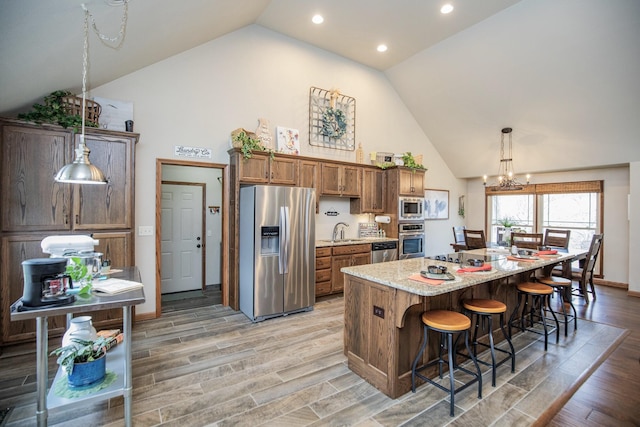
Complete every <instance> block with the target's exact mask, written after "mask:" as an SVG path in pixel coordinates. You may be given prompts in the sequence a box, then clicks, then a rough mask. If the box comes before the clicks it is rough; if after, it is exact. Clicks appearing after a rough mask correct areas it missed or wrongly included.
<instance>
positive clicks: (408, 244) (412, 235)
mask: <svg viewBox="0 0 640 427" xmlns="http://www.w3.org/2000/svg"><path fill="white" fill-rule="evenodd" d="M424 245H425V233H424V223H403V224H399V225H398V246H399V247H398V258H399V259H408V258H422V257H424Z"/></svg>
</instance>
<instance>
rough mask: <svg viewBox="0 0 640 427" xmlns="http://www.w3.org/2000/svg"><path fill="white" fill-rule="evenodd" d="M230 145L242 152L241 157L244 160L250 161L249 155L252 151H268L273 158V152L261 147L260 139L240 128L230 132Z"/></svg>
mask: <svg viewBox="0 0 640 427" xmlns="http://www.w3.org/2000/svg"><path fill="white" fill-rule="evenodd" d="M231 145H232V146H233V147H235V148H240V151H242V157H244V158H245V159H250V158H251V156H252V154H251V153H252V152H253V151H254V150H257V151H268V152H269V153H270V154H271V158H273V157H274V154H273V151H272V150H269V149H267V148H266V147H265V146H264V145H262V142H261V141H260V139H258V138H256V137H255V134H254V133H253V132H249V131H247V130H245V129H242V128H239V129H236V130H234V131H233V132H231Z"/></svg>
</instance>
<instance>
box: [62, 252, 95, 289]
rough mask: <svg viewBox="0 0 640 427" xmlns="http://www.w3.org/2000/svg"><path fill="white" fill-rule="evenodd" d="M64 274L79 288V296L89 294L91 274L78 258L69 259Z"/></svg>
mask: <svg viewBox="0 0 640 427" xmlns="http://www.w3.org/2000/svg"><path fill="white" fill-rule="evenodd" d="M65 273H66V274H68V275H69V276H70V277H71V281H72V283H73V284H74V285H75V286H76V287H78V286H79V287H80V291H79V292H78V293H79V294H80V295H84V294H88V293H89V292H91V273H90V272H89V268H88V267H87V265H86V264H85V263H83V262H82V259H80V258H79V257H71V258H70V259H69V263H68V264H67V267H66V269H65Z"/></svg>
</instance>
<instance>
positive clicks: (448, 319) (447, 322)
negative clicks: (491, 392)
mask: <svg viewBox="0 0 640 427" xmlns="http://www.w3.org/2000/svg"><path fill="white" fill-rule="evenodd" d="M422 324H423V331H424V333H423V337H422V347H420V351H418V355H417V356H416V358H415V360H414V361H413V365H412V367H411V390H412V391H413V392H414V393H415V392H416V377H418V378H421V379H422V380H423V381H425V382H428V383H430V384H433V385H434V386H436V387H438V388H439V389H441V390H444V391H446V392H449V396H450V405H449V415H451V416H452V417H453V410H454V406H455V403H454V395H455V394H456V393H457V392H459V391H462V390H464V389H465V388H467V387H469V386H470V385H472V384H473V383H475V382H477V383H478V399H480V398H482V373H481V372H480V366H478V361H477V360H476V358H475V356H474V354H473V353H472V352H471V349H470V348H469V328H470V327H471V320H470V319H469V318H468V317H467V316H465V315H464V314H462V313H457V312H455V311H449V310H432V311H425V312H424V313H422ZM429 330H434V331H436V332H440V351H439V355H438V358H437V359H436V360H433V361H431V362H428V363H427V364H426V365H422V366H418V362H419V361H420V359H421V358H422V355H423V353H424V351H425V348H427V345H428V341H429ZM454 334H464V344H465V346H466V347H467V352H468V356H467V355H463V356H465V357H469V358H470V359H471V360H472V361H473V364H474V365H475V367H476V372H473V371H470V370H468V369H465V368H464V367H462V366H459V365H458V364H457V363H456V355H457V354H459V353H457V351H456V349H455V347H454V344H453V335H454ZM445 338H446V340H445ZM456 341H457V340H456ZM445 345H446V348H447V356H448V359H447V360H444V359H443V357H442V351H443V349H444V347H445ZM436 363H437V364H438V374H439V376H440V378H441V379H442V365H443V364H444V363H448V364H449V388H447V387H445V386H443V385H440V384H438V383H437V382H435V381H433V380H432V379H430V378H427V377H426V376H424V375H422V374H420V373H419V371H422V370H423V369H426V368H428V367H430V366H433V365H435V364H436ZM455 369H458V370H460V371H462V372H465V373H467V374H469V375H471V376H472V377H473V378H472V379H471V380H469V381H468V382H466V383H464V384H462V385H461V386H460V387H458V388H455V383H454V376H453V371H454V370H455Z"/></svg>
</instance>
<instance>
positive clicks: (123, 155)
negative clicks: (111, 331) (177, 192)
mask: <svg viewBox="0 0 640 427" xmlns="http://www.w3.org/2000/svg"><path fill="white" fill-rule="evenodd" d="M138 137H139V135H138V134H135V133H130V132H115V131H107V130H102V129H94V128H89V129H86V130H85V143H86V145H87V147H89V149H90V150H91V154H90V156H89V158H90V160H91V163H93V164H95V165H96V166H98V167H99V168H100V169H101V170H102V171H103V172H104V174H105V176H106V177H107V180H108V181H109V182H108V183H107V184H106V185H78V184H62V183H57V182H55V181H54V176H55V174H56V173H57V171H58V170H59V169H60V168H61V167H62V166H64V165H65V164H67V163H70V162H72V161H73V158H74V155H75V152H74V148H75V147H76V146H77V143H78V138H79V135H77V134H75V133H74V132H73V131H72V130H70V129H64V128H61V127H59V126H55V125H35V124H31V123H26V122H22V121H18V120H13V119H0V144H1V147H0V190H1V194H2V196H1V202H0V313H1V316H0V326H1V331H2V333H1V335H0V345H5V344H10V343H15V342H22V341H28V340H32V339H34V338H35V321H19V322H11V320H10V311H9V310H10V305H11V304H12V303H13V302H14V301H16V300H18V299H19V298H20V297H22V292H23V283H24V279H23V275H22V265H21V263H22V261H24V260H26V259H30V258H42V257H48V254H44V253H42V249H41V247H40V242H41V241H42V239H44V238H45V237H47V236H50V235H64V234H86V235H92V236H93V238H94V239H96V240H99V245H98V246H96V248H95V250H96V251H97V252H102V253H103V254H104V258H105V259H110V260H111V265H112V266H114V267H116V268H117V267H118V266H131V265H135V251H134V236H135V235H134V218H135V215H134V165H135V144H136V143H137V141H138ZM91 316H92V318H93V323H94V326H95V327H96V328H97V329H101V328H106V327H119V326H118V325H121V323H122V310H118V309H114V310H103V311H99V312H93V313H91ZM65 327H66V325H65V319H64V317H62V316H59V317H54V318H50V319H49V331H50V334H52V335H54V334H62V333H63V332H64V330H65Z"/></svg>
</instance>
